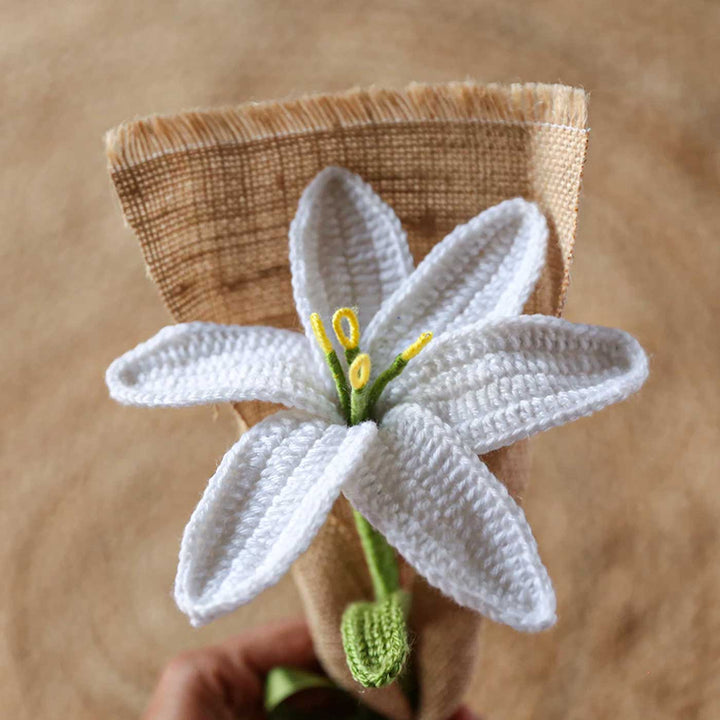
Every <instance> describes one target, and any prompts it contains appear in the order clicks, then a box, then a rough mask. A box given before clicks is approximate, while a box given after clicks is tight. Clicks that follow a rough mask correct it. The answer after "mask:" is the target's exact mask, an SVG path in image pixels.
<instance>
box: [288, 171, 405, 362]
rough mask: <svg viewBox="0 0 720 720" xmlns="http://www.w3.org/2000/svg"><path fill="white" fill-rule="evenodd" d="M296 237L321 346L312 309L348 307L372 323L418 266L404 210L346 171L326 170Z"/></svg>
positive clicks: (303, 291)
mask: <svg viewBox="0 0 720 720" xmlns="http://www.w3.org/2000/svg"><path fill="white" fill-rule="evenodd" d="M289 237H290V270H291V272H292V284H293V292H294V296H295V306H296V307H297V311H298V316H299V317H300V321H301V322H302V323H303V326H304V327H305V333H306V335H307V337H308V338H309V340H310V341H311V343H313V347H316V346H315V343H314V339H313V337H314V336H313V331H312V328H311V327H310V320H309V318H310V314H311V313H319V314H320V316H321V317H324V318H330V317H332V314H333V313H334V312H335V310H337V309H338V308H340V307H352V308H357V311H358V319H359V320H360V326H361V327H367V324H368V323H369V322H370V319H371V318H372V316H373V315H374V314H375V312H376V311H377V309H378V308H379V307H380V305H381V303H382V302H383V301H384V300H385V299H386V298H388V297H389V296H390V295H391V294H392V293H393V292H394V291H395V290H396V289H397V288H398V287H399V286H400V284H401V283H402V282H403V281H404V280H405V279H406V278H407V277H408V276H409V275H410V274H411V273H412V271H413V260H412V255H411V254H410V248H409V247H408V244H407V239H406V237H405V231H404V230H403V228H402V225H401V224H400V220H399V219H398V217H397V215H395V213H394V212H393V210H392V209H391V208H390V207H388V205H386V204H385V203H384V202H383V201H382V200H381V199H380V198H379V197H378V195H376V194H375V192H374V191H373V189H372V188H371V187H370V186H369V185H368V184H366V183H365V182H363V180H362V179H361V178H360V177H358V176H357V175H354V174H353V173H349V172H348V171H347V170H343V169H342V168H338V167H328V168H325V170H323V171H322V172H321V173H319V174H318V175H317V176H316V177H315V179H314V180H313V181H312V182H311V183H310V184H309V185H308V186H307V188H306V189H305V191H304V192H303V194H302V197H301V198H300V202H299V204H298V210H297V214H296V215H295V218H294V219H293V221H292V224H291V225H290V233H289ZM320 361H321V363H322V364H323V366H324V363H323V358H322V357H320Z"/></svg>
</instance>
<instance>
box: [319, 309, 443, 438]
mask: <svg viewBox="0 0 720 720" xmlns="http://www.w3.org/2000/svg"><path fill="white" fill-rule="evenodd" d="M310 325H311V327H312V329H313V333H314V334H315V339H316V340H317V343H318V345H319V346H320V349H321V350H322V351H323V353H324V354H325V362H327V365H328V367H329V368H330V373H331V374H332V376H333V380H334V381H335V388H336V389H337V394H338V399H339V400H340V406H341V407H342V410H343V414H344V415H345V419H346V421H347V423H348V425H358V424H360V423H361V422H364V421H365V420H367V419H368V418H370V417H372V414H373V411H374V409H375V404H376V403H377V401H378V399H379V398H380V395H381V394H382V392H383V390H384V389H385V388H386V387H387V384H388V383H389V382H390V381H391V380H394V379H395V378H396V377H397V376H398V375H400V373H401V372H402V371H403V370H404V369H405V367H406V366H407V364H408V363H409V362H410V360H412V359H413V358H414V357H415V356H416V355H417V354H418V353H419V352H420V351H421V350H422V349H423V348H424V347H425V346H426V345H427V344H428V343H429V342H430V341H431V340H432V337H433V334H432V333H431V332H425V333H423V334H422V335H421V336H420V337H419V338H418V339H417V340H416V341H415V342H414V343H412V345H410V346H409V347H407V348H406V349H405V350H403V351H402V352H401V353H400V354H399V355H397V356H396V357H395V359H394V360H393V361H392V363H390V367H388V368H387V369H386V370H384V371H383V372H381V373H380V374H379V375H378V376H377V377H376V378H375V381H374V382H372V383H371V382H370V376H371V373H372V362H371V360H370V356H369V355H368V354H367V353H363V352H361V351H360V323H359V322H358V319H357V314H356V313H355V311H354V310H352V309H351V308H347V307H344V308H340V309H339V310H337V311H336V312H335V314H334V315H333V318H332V327H333V330H334V331H335V336H336V337H337V339H338V342H339V343H340V344H341V345H342V346H343V349H344V350H345V360H346V361H347V364H348V374H347V377H346V376H345V371H344V370H343V366H342V363H341V362H340V359H339V358H338V356H337V353H336V352H335V348H334V347H333V344H332V342H331V341H330V338H329V337H328V334H327V332H325V326H324V325H323V321H322V319H321V318H320V315H318V314H317V313H313V314H312V315H311V316H310ZM348 380H349V382H348Z"/></svg>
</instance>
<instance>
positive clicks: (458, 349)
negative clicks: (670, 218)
mask: <svg viewBox="0 0 720 720" xmlns="http://www.w3.org/2000/svg"><path fill="white" fill-rule="evenodd" d="M412 363H413V364H412V365H411V366H409V367H408V368H407V369H406V370H405V372H404V374H403V375H401V376H400V377H399V378H398V379H397V380H395V381H394V382H392V383H391V384H390V385H389V386H388V387H387V389H386V390H385V393H384V394H383V396H382V398H381V405H380V406H379V410H380V412H382V411H383V409H387V408H388V407H389V406H391V405H393V404H396V403H399V402H409V403H419V404H420V405H422V406H424V407H427V408H428V409H430V410H431V411H432V412H434V413H435V414H436V415H438V416H439V417H440V418H442V419H443V420H445V421H446V422H447V423H449V424H450V425H452V426H453V428H454V429H455V430H456V431H457V432H458V433H459V434H460V436H461V437H462V439H463V442H464V443H465V444H466V445H467V446H468V447H469V448H471V449H472V450H473V451H474V452H476V453H478V454H481V453H485V452H488V451H490V450H494V449H496V448H499V447H503V446H505V445H510V444H511V443H513V442H515V441H517V440H520V439H521V438H525V437H528V436H529V435H533V434H535V433H538V432H541V431H543V430H548V429H549V428H552V427H555V426H557V425H562V424H564V423H567V422H571V421H572V420H576V419H578V418H580V417H582V416H584V415H590V414H591V413H593V412H596V411H597V410H601V409H602V408H604V407H605V406H607V405H610V404H612V403H615V402H619V401H621V400H624V399H625V398H627V397H628V396H629V395H631V394H632V393H634V392H635V391H637V390H638V389H639V388H640V386H641V385H642V384H643V383H644V382H645V379H646V378H647V375H648V362H647V357H646V355H645V352H644V351H643V349H642V347H641V346H640V344H639V343H638V342H637V340H635V338H633V337H632V336H631V335H628V333H626V332H623V331H622V330H616V329H614V328H606V327H599V326H593V325H580V324H574V323H570V322H567V321H566V320H561V319H560V318H555V317H548V316H546V315H522V316H520V317H514V318H505V319H502V320H498V321H491V322H489V323H487V324H484V323H478V324H477V325H475V326H469V327H467V328H463V329H462V330H458V331H456V332H454V333H450V334H448V335H445V336H443V337H440V338H438V339H437V340H433V342H431V343H430V345H428V347H427V348H426V349H425V350H424V351H423V352H422V354H421V355H419V356H418V357H417V358H416V359H414V360H413V361H412Z"/></svg>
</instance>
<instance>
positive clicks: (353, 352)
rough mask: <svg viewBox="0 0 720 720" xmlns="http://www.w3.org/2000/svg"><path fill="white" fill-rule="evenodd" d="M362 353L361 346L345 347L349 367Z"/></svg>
mask: <svg viewBox="0 0 720 720" xmlns="http://www.w3.org/2000/svg"><path fill="white" fill-rule="evenodd" d="M359 354H360V348H359V347H354V348H346V349H345V359H346V360H347V364H348V367H350V366H351V365H352V363H353V360H354V359H355V358H356V357H357V356H358V355H359Z"/></svg>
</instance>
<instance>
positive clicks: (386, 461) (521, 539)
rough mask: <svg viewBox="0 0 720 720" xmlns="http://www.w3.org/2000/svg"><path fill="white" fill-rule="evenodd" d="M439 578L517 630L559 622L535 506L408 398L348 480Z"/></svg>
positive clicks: (353, 498)
mask: <svg viewBox="0 0 720 720" xmlns="http://www.w3.org/2000/svg"><path fill="white" fill-rule="evenodd" d="M344 492H345V494H346V495H347V497H348V498H349V500H350V502H351V503H352V504H353V505H354V506H355V507H356V508H357V509H358V510H359V511H360V512H361V513H362V514H363V515H364V516H365V517H366V518H367V519H368V520H369V521H370V523H371V524H372V525H374V526H375V527H376V528H377V529H378V530H380V532H381V533H383V534H384V535H385V537H386V538H387V540H388V542H390V544H391V545H394V546H395V547H396V548H397V549H398V551H399V552H400V554H401V555H402V556H403V557H404V558H405V559H406V560H407V561H408V562H409V563H410V565H412V566H413V567H414V568H415V569H416V570H417V571H418V572H419V573H420V574H421V575H423V576H424V577H425V578H426V579H427V581H428V582H429V583H430V584H431V585H435V586H436V587H439V588H441V589H442V591H443V592H444V593H446V594H447V595H449V596H450V597H452V598H453V600H455V601H456V602H458V603H459V604H460V605H465V606H466V607H469V608H472V609H473V610H477V611H479V612H481V613H483V614H484V615H487V616H488V617H489V618H491V619H493V620H496V621H498V622H503V623H507V624H508V625H511V626H512V627H514V628H516V629H517V630H527V631H536V630H542V629H544V628H546V627H549V626H550V625H552V624H553V623H554V622H555V595H554V593H553V589H552V585H551V584H550V578H549V577H548V575H547V572H546V571H545V568H544V567H543V564H542V562H540V557H539V556H538V552H537V546H536V544H535V540H534V538H533V536H532V532H531V530H530V527H529V525H528V524H527V521H526V520H525V515H524V514H523V511H522V510H521V509H520V507H519V506H518V505H517V504H516V503H515V501H514V500H513V499H512V498H511V497H510V496H509V495H508V492H507V490H506V489H505V486H504V485H503V484H502V483H501V482H499V481H498V480H496V479H495V477H494V476H493V474H492V473H491V472H490V471H489V470H488V468H487V466H486V465H485V464H484V463H483V462H482V461H481V460H480V459H479V458H478V457H477V455H475V454H474V453H473V452H471V451H470V450H468V449H467V448H465V447H463V446H462V444H461V442H460V438H459V437H458V436H457V435H456V434H455V433H454V432H453V431H452V429H451V428H450V427H448V426H447V425H446V424H445V423H443V422H442V421H441V420H440V419H439V418H438V417H436V416H435V415H433V413H432V412H430V411H429V410H426V409H424V408H421V407H420V406H419V405H400V406H398V407H396V408H395V409H393V410H391V411H390V412H389V413H387V415H385V417H384V418H383V421H382V426H381V429H380V432H379V434H378V442H376V443H375V446H374V447H373V451H372V453H371V454H369V455H368V456H367V459H366V462H365V463H363V464H362V465H360V466H359V467H358V472H356V473H355V474H354V476H353V477H351V478H350V479H349V480H348V482H347V483H346V485H345V487H344Z"/></svg>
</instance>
